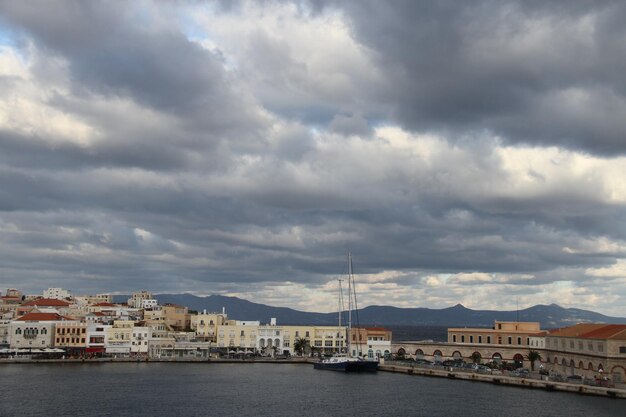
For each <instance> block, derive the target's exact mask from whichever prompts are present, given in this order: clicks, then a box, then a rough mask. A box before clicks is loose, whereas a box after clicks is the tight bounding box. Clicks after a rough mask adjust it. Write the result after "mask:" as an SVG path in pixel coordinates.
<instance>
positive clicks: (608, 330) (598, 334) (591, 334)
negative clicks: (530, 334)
mask: <svg viewBox="0 0 626 417" xmlns="http://www.w3.org/2000/svg"><path fill="white" fill-rule="evenodd" d="M549 335H550V336H557V337H576V338H579V339H618V340H626V324H595V323H581V324H577V325H575V326H570V327H564V328H562V329H556V330H551V331H550V332H549Z"/></svg>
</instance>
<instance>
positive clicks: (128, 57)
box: [0, 0, 626, 316]
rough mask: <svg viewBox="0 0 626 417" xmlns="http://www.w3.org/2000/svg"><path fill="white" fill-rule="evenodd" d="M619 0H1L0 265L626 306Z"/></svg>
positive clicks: (235, 288)
mask: <svg viewBox="0 0 626 417" xmlns="http://www.w3.org/2000/svg"><path fill="white" fill-rule="evenodd" d="M624 21H626V5H625V4H624V3H623V2H621V1H615V2H611V1H595V2H590V1H583V0H581V1H575V0H568V1H553V2H544V1H501V0H498V1H496V0H494V1H489V0H482V1H463V2H458V1H438V2H434V1H433V2H427V1H424V2H417V1H413V0H406V1H389V2H381V1H377V0H371V1H364V0H354V1H337V2H335V1H330V0H329V1H304V0H303V1H256V2H245V1H242V2H231V1H224V2H196V1H194V2H189V3H187V2H183V1H175V2H163V1H160V2H152V1H135V2H125V1H124V2H123V1H117V2H116V1H112V2H98V1H93V2H85V1H80V0H76V1H54V2H49V1H43V2H37V1H29V2H20V1H0V283H1V284H0V286H1V287H2V288H3V289H4V288H7V287H17V288H21V289H23V290H24V291H26V292H29V293H37V292H41V291H42V290H43V289H45V288H47V287H49V286H58V287H64V288H69V289H71V290H72V291H73V292H74V293H93V292H105V291H117V292H121V293H128V292H129V291H133V290H138V289H151V290H153V291H155V292H192V293H196V294H199V295H204V294H212V293H215V294H225V295H235V296H239V297H243V298H247V299H250V300H252V301H257V302H263V303H268V304H272V305H280V306H289V307H294V308H298V309H302V310H309V311H330V310H332V309H333V308H335V306H336V296H335V294H336V287H337V284H336V278H337V276H338V275H341V274H342V273H343V272H344V271H345V257H346V253H347V252H348V251H351V252H352V253H353V256H354V263H355V272H356V273H357V280H358V281H359V285H358V290H359V299H360V305H370V304H387V305H395V306H401V307H417V306H425V307H434V308H443V307H447V306H451V305H454V304H456V303H462V304H464V305H466V306H468V307H470V308H489V309H514V308H515V307H516V302H519V306H520V307H527V306H531V305H534V304H538V303H558V304H560V305H563V306H567V307H580V308H588V309H593V310H596V311H600V312H603V313H606V314H611V315H619V316H626V307H625V306H626V25H624Z"/></svg>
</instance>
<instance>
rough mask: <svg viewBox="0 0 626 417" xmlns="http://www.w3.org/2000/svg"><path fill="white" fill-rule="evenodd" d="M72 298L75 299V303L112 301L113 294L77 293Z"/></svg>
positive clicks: (89, 303)
mask: <svg viewBox="0 0 626 417" xmlns="http://www.w3.org/2000/svg"><path fill="white" fill-rule="evenodd" d="M74 300H76V303H77V304H80V305H92V304H98V303H112V302H113V296H112V295H111V294H96V295H77V296H75V297H74Z"/></svg>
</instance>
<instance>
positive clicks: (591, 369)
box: [587, 362, 593, 371]
mask: <svg viewBox="0 0 626 417" xmlns="http://www.w3.org/2000/svg"><path fill="white" fill-rule="evenodd" d="M587 369H589V370H590V371H593V363H591V362H589V365H587Z"/></svg>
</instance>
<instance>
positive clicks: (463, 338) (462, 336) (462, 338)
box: [461, 334, 465, 343]
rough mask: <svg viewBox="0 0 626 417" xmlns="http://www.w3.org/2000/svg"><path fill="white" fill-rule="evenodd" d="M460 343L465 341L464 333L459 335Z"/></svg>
mask: <svg viewBox="0 0 626 417" xmlns="http://www.w3.org/2000/svg"><path fill="white" fill-rule="evenodd" d="M461 343H465V335H464V334H462V335H461Z"/></svg>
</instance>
